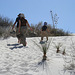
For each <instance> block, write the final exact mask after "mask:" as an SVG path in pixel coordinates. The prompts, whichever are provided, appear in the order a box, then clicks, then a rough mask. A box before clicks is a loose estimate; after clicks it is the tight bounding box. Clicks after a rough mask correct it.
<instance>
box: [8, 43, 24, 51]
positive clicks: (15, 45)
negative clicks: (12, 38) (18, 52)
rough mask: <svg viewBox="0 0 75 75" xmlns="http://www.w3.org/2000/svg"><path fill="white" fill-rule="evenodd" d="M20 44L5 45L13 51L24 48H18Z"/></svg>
mask: <svg viewBox="0 0 75 75" xmlns="http://www.w3.org/2000/svg"><path fill="white" fill-rule="evenodd" d="M19 45H20V44H7V46H13V47H11V48H10V49H11V50H13V49H16V48H22V47H24V46H19Z"/></svg>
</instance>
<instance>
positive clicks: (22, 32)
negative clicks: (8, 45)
mask: <svg viewBox="0 0 75 75" xmlns="http://www.w3.org/2000/svg"><path fill="white" fill-rule="evenodd" d="M16 22H17V28H16V36H17V38H18V42H19V43H20V44H23V46H26V32H27V26H28V27H30V25H29V23H28V21H27V20H26V19H25V16H24V14H23V13H20V14H19V15H18V18H16V21H15V23H14V25H13V28H14V26H15V24H16ZM13 28H12V29H13ZM30 29H31V30H32V28H31V27H30Z"/></svg>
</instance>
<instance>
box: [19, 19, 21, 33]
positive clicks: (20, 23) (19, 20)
mask: <svg viewBox="0 0 75 75" xmlns="http://www.w3.org/2000/svg"><path fill="white" fill-rule="evenodd" d="M20 28H21V21H20V20H19V33H20Z"/></svg>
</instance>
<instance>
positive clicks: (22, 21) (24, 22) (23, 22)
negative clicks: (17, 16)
mask: <svg viewBox="0 0 75 75" xmlns="http://www.w3.org/2000/svg"><path fill="white" fill-rule="evenodd" d="M26 23H27V20H26V19H24V18H21V26H26Z"/></svg>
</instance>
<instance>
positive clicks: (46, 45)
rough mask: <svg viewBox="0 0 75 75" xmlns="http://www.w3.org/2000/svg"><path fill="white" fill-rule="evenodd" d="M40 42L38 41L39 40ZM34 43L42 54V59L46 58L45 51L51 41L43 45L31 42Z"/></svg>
mask: <svg viewBox="0 0 75 75" xmlns="http://www.w3.org/2000/svg"><path fill="white" fill-rule="evenodd" d="M39 41H40V40H39ZM33 42H34V43H35V45H37V46H38V47H39V49H40V50H41V51H42V52H43V58H44V57H47V56H46V54H47V51H48V49H49V47H50V44H51V42H52V39H50V40H49V42H45V43H44V44H40V45H39V44H37V43H36V42H35V41H33Z"/></svg>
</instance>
